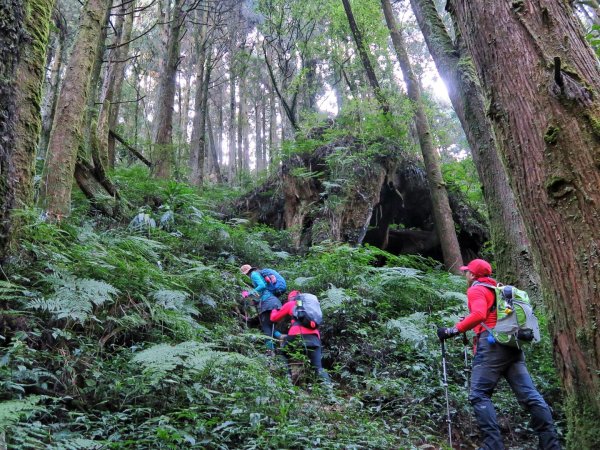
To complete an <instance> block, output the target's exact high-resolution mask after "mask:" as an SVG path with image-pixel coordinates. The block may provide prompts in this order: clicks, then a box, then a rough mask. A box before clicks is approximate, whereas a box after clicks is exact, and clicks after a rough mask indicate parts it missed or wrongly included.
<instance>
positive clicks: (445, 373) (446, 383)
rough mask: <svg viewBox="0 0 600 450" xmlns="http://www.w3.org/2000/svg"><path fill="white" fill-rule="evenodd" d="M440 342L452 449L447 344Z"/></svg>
mask: <svg viewBox="0 0 600 450" xmlns="http://www.w3.org/2000/svg"><path fill="white" fill-rule="evenodd" d="M440 342H441V343H442V371H443V374H444V390H445V391H446V412H447V413H448V418H447V419H446V421H447V422H448V441H449V442H450V447H452V422H451V419H450V400H449V398H448V374H447V372H446V343H445V342H444V341H443V340H440Z"/></svg>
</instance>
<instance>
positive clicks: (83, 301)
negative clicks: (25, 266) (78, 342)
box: [29, 273, 119, 323]
mask: <svg viewBox="0 0 600 450" xmlns="http://www.w3.org/2000/svg"><path fill="white" fill-rule="evenodd" d="M42 281H43V282H46V283H48V284H49V285H50V286H52V289H53V293H52V295H51V296H50V297H48V298H41V299H33V300H31V302H30V303H29V307H30V308H32V309H39V310H42V311H48V312H50V313H52V315H53V316H54V317H55V318H56V319H71V320H74V321H76V322H81V323H83V322H85V321H86V320H87V319H89V318H90V315H91V314H92V310H93V308H94V305H95V306H101V305H104V304H105V303H107V302H112V301H113V297H114V296H116V295H117V294H118V293H119V291H118V290H117V289H115V288H114V287H113V286H111V285H110V284H108V283H105V282H104V281H98V280H92V279H89V278H83V279H78V278H76V277H74V276H73V275H71V274H69V273H56V274H52V275H46V276H42Z"/></svg>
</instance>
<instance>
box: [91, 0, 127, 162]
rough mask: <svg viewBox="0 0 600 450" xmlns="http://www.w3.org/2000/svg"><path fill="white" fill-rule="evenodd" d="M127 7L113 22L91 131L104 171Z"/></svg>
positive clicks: (115, 0) (101, 53) (121, 8)
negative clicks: (94, 127) (112, 32)
mask: <svg viewBox="0 0 600 450" xmlns="http://www.w3.org/2000/svg"><path fill="white" fill-rule="evenodd" d="M120 2H121V0H114V1H113V8H114V7H117V6H118V5H119V4H120ZM127 6H128V5H125V4H123V5H122V6H121V7H120V8H119V9H118V14H117V15H116V18H115V20H114V30H115V36H114V38H113V40H112V43H111V45H110V47H112V48H110V49H109V50H108V51H107V52H106V53H107V60H108V61H107V63H106V69H105V74H104V79H103V80H102V87H101V88H100V100H99V103H100V109H99V111H98V120H97V123H96V130H91V132H92V133H96V136H95V138H94V145H95V147H96V149H95V150H96V151H97V152H98V155H99V161H100V162H101V163H102V165H103V167H104V168H105V169H108V167H109V165H110V162H109V156H108V135H109V130H110V128H109V124H108V117H109V114H110V108H111V104H112V102H113V100H114V87H115V80H116V77H117V73H118V72H119V71H118V69H117V70H115V69H116V66H117V63H116V61H118V58H121V55H120V54H119V53H120V47H119V44H120V43H121V39H122V36H123V31H124V29H123V27H124V25H125V14H124V12H125V11H126V10H127ZM107 25H108V26H107V28H108V27H109V26H110V17H109V24H107ZM99 54H100V57H103V56H104V51H102V52H99Z"/></svg>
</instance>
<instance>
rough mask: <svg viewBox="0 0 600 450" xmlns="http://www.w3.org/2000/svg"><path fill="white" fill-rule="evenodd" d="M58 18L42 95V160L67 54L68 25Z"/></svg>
mask: <svg viewBox="0 0 600 450" xmlns="http://www.w3.org/2000/svg"><path fill="white" fill-rule="evenodd" d="M57 16H58V14H56V15H55V17H56V19H55V20H54V24H55V26H56V28H57V29H58V32H57V33H56V38H55V48H54V55H53V58H52V61H51V62H52V65H51V68H50V75H49V78H48V79H47V80H46V83H45V86H44V93H43V95H42V98H43V104H42V134H41V137H40V144H39V146H38V149H39V156H40V157H42V158H44V157H45V155H46V150H47V149H48V140H49V138H50V131H51V129H52V122H53V121H54V114H55V113H56V103H57V101H58V93H59V90H60V76H61V72H62V69H63V63H64V61H65V59H66V58H65V56H66V53H67V45H66V40H67V24H66V21H63V20H61V18H59V17H57Z"/></svg>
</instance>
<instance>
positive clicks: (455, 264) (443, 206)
mask: <svg viewBox="0 0 600 450" xmlns="http://www.w3.org/2000/svg"><path fill="white" fill-rule="evenodd" d="M381 6H382V8H383V13H384V16H385V21H386V23H387V26H388V28H389V30H390V35H391V37H392V43H393V44H394V49H395V50H396V56H397V57H398V62H399V64H400V69H401V70H402V75H403V77H404V82H405V83H406V90H407V93H408V98H410V100H411V101H412V103H413V107H414V114H415V125H416V128H417V135H418V136H419V145H420V146H421V153H422V154H423V160H424V162H425V170H426V173H427V184H428V185H429V191H430V193H431V201H432V203H433V216H434V219H435V228H436V231H437V233H438V237H439V239H440V243H441V245H442V253H443V255H444V265H445V266H446V269H448V270H449V271H450V272H453V273H456V274H458V273H460V266H462V265H463V262H462V256H461V254H460V246H459V245H458V238H457V236H456V229H455V227H454V220H452V210H451V209H450V202H449V201H448V191H447V190H446V183H444V178H443V177H442V169H441V164H440V156H439V154H438V153H437V150H436V149H435V148H434V147H433V141H432V139H431V129H430V127H429V122H428V120H427V116H426V114H425V107H424V105H423V101H422V99H421V86H420V85H419V81H418V80H417V77H416V76H415V73H414V71H413V68H412V65H411V62H410V59H409V58H408V53H407V51H406V42H405V41H404V36H402V33H401V32H400V30H399V29H398V24H397V23H396V18H395V17H394V12H393V10H392V5H391V4H390V1H389V0H381Z"/></svg>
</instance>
